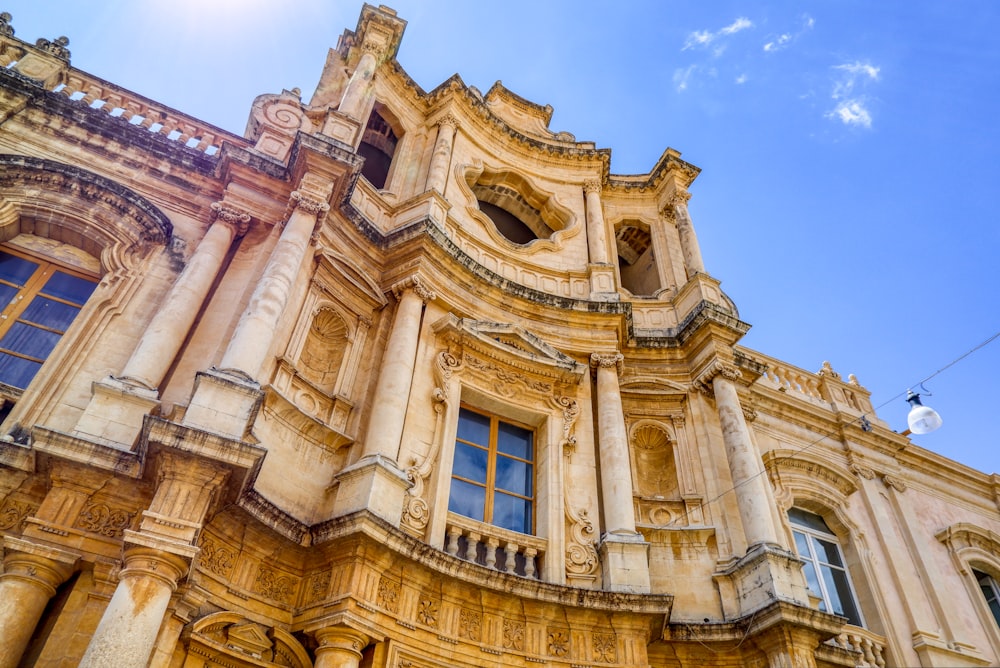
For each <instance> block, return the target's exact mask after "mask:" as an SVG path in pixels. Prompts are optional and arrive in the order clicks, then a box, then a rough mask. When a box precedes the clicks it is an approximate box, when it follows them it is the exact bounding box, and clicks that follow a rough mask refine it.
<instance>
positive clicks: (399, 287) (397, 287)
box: [391, 274, 437, 304]
mask: <svg viewBox="0 0 1000 668" xmlns="http://www.w3.org/2000/svg"><path fill="white" fill-rule="evenodd" d="M391 289H392V294H394V295H395V296H396V299H402V298H403V294H404V293H406V292H408V291H411V290H412V291H413V292H414V293H415V294H416V295H417V296H418V297H420V300H421V301H422V302H424V303H425V304H426V303H427V302H432V301H434V300H435V299H437V294H435V293H434V292H433V291H431V290H429V289H428V288H427V286H425V285H424V283H423V277H422V276H421V275H420V274H413V275H412V276H407V277H406V278H404V279H403V280H401V281H398V282H396V283H393V285H392V288H391Z"/></svg>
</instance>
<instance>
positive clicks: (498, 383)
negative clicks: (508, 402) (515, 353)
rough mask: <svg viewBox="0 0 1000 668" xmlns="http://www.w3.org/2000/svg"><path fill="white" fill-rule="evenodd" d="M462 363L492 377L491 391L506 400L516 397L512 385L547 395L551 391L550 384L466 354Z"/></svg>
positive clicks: (515, 389) (515, 390)
mask: <svg viewBox="0 0 1000 668" xmlns="http://www.w3.org/2000/svg"><path fill="white" fill-rule="evenodd" d="M463 362H464V363H465V364H467V365H468V366H469V367H470V368H472V369H475V370H476V371H479V372H482V373H485V374H490V375H492V376H493V377H494V378H495V382H494V383H493V389H494V390H495V391H496V393H497V394H499V395H501V396H504V397H507V398H508V399H510V398H511V397H514V396H516V395H517V388H515V387H514V385H517V384H520V385H523V386H524V387H526V388H528V389H529V390H534V391H536V392H542V393H546V394H548V393H550V392H551V391H552V384H551V383H547V382H545V381H541V380H531V379H530V378H528V377H527V376H525V375H524V374H522V373H518V372H517V371H509V370H507V369H501V368H500V367H499V366H497V365H496V364H493V363H492V362H488V361H486V360H482V359H479V358H478V357H475V356H474V355H470V354H468V353H466V354H465V355H464V358H463Z"/></svg>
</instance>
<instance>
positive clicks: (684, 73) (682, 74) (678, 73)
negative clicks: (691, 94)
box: [674, 65, 698, 93]
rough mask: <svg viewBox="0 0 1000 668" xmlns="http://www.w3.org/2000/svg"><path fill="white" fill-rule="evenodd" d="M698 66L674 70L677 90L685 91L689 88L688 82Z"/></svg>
mask: <svg viewBox="0 0 1000 668" xmlns="http://www.w3.org/2000/svg"><path fill="white" fill-rule="evenodd" d="M697 68H698V66H697V65H690V66H688V67H686V68H684V69H676V70H674V87H675V88H676V89H677V92H678V93H680V92H683V91H685V90H687V87H688V82H689V81H690V80H691V75H692V74H694V71H695V70H696V69H697Z"/></svg>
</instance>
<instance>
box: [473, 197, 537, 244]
mask: <svg viewBox="0 0 1000 668" xmlns="http://www.w3.org/2000/svg"><path fill="white" fill-rule="evenodd" d="M479 210H480V211H482V212H483V213H485V214H486V215H487V216H489V219H490V220H492V221H493V224H494V225H496V228H497V231H498V232H500V234H502V235H504V236H505V237H507V238H508V239H510V240H511V241H513V242H514V243H516V244H522V245H523V244H529V243H531V242H532V241H534V240H535V239H537V238H538V236H537V235H536V234H535V233H534V232H532V231H531V228H530V227H528V226H527V225H525V224H524V223H523V222H522V221H521V219H520V218H518V217H517V216H515V215H514V214H512V213H510V212H509V211H505V210H504V209H501V208H500V207H498V206H496V205H495V204H490V203H489V202H484V201H482V200H479Z"/></svg>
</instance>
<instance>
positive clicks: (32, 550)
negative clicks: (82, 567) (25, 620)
mask: <svg viewBox="0 0 1000 668" xmlns="http://www.w3.org/2000/svg"><path fill="white" fill-rule="evenodd" d="M3 546H4V548H5V549H6V551H7V553H6V554H5V555H4V558H3V573H2V574H0V580H8V579H10V580H22V581H25V582H30V583H31V584H33V585H35V586H36V587H41V588H42V589H43V590H45V592H46V594H47V596H49V597H51V596H53V595H55V593H56V588H57V587H58V586H59V585H61V584H62V583H63V582H65V581H66V580H67V579H68V578H69V576H70V575H72V574H73V571H74V570H75V569H76V562H77V560H78V559H79V556H78V555H76V554H73V553H71V552H66V551H65V550H60V549H58V548H54V547H48V546H45V545H37V544H35V543H32V542H30V541H27V540H23V539H20V538H14V537H10V536H8V537H7V538H5V539H4V541H3Z"/></svg>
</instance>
